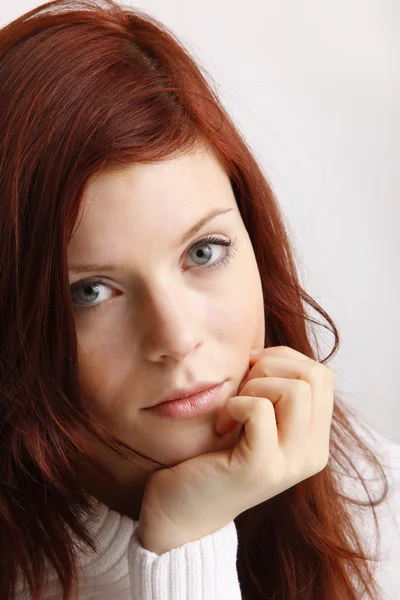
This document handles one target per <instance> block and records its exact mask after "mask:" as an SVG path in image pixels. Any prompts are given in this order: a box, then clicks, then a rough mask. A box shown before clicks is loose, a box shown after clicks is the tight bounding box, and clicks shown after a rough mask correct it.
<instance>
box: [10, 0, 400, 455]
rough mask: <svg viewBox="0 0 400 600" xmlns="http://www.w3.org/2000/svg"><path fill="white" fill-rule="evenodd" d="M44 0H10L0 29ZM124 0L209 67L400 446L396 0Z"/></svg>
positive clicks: (346, 369)
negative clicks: (167, 30) (164, 27)
mask: <svg viewBox="0 0 400 600" xmlns="http://www.w3.org/2000/svg"><path fill="white" fill-rule="evenodd" d="M39 4H40V2H37V1H32V0H14V2H13V3H12V4H11V5H7V6H4V5H2V6H1V8H0V24H1V25H3V24H6V23H8V22H9V21H11V20H13V19H14V18H16V17H17V16H20V15H22V14H23V13H24V12H26V11H27V10H29V9H31V8H33V7H35V6H38V5H39ZM125 4H132V5H134V6H136V7H138V8H141V9H143V10H145V11H146V12H147V13H149V14H150V15H152V16H154V17H156V18H157V19H159V20H161V21H162V22H163V23H165V24H166V25H167V26H168V27H170V28H171V29H172V30H173V32H174V33H175V34H176V35H177V36H178V37H179V38H180V40H181V41H182V42H183V43H184V44H185V45H186V47H187V48H188V49H189V51H190V52H191V53H192V55H194V57H195V58H196V60H197V61H198V62H200V63H201V64H202V65H203V67H205V68H206V69H207V70H208V72H209V73H210V75H211V77H212V78H213V80H214V81H215V83H216V85H217V87H218V90H219V93H220V96H221V99H222V101H223V103H224V105H225V106H226V107H227V109H228V111H229V112H230V114H231V115H232V116H233V118H234V120H235V122H236V124H237V125H238V127H239V129H240V131H241V132H242V133H243V134H244V136H245V138H246V139H247V141H248V142H249V144H250V146H251V147H252V149H253V151H254V153H255V155H256V157H257V158H258V159H259V160H260V161H261V165H262V168H263V170H264V172H265V173H266V175H267V177H268V178H269V181H270V183H271V184H272V187H273V189H274V191H275V193H276V195H277V198H278V201H279V203H280V205H281V208H282V211H283V214H284V216H285V221H286V223H287V227H288V228H289V232H290V234H291V238H292V240H293V243H294V245H295V248H296V250H297V259H298V266H299V270H300V276H301V282H302V284H303V285H304V286H305V288H306V290H307V291H308V293H309V294H310V295H311V296H313V297H314V298H315V299H316V300H317V302H318V303H320V304H321V305H322V307H323V308H324V309H325V310H326V311H327V312H328V313H329V314H330V316H331V317H332V318H333V319H334V321H335V323H336V325H337V326H338V329H339V333H340V335H341V348H340V350H339V352H338V355H337V357H336V358H335V359H334V360H333V361H331V362H330V364H329V366H330V367H331V368H332V369H333V370H334V371H335V373H336V381H337V388H338V390H339V391H340V392H341V394H342V396H344V397H345V398H346V399H347V400H348V402H349V403H351V404H352V405H353V406H354V407H356V409H357V410H358V411H359V412H360V413H361V414H362V415H363V416H364V417H365V419H366V420H367V422H369V423H370V424H371V425H373V426H374V427H375V428H376V429H377V430H378V431H380V432H381V433H382V434H383V435H385V436H386V437H388V438H390V439H392V440H394V441H397V442H399V443H400V407H399V405H400V392H399V389H400V367H399V362H400V351H399V341H398V337H399V334H400V317H399V291H400V285H399V268H398V261H399V258H400V242H399V240H400V236H399V232H398V228H399V225H400V209H399V206H400V199H399V191H400V2H399V0H336V1H335V2H321V0H304V1H302V2H298V0H275V1H272V0H246V2H243V1H240V2H239V1H238V0H219V1H218V2H216V1H215V0H213V1H211V0H202V1H201V2H198V1H195V0H142V1H141V2H140V3H134V2H131V3H129V1H128V0H127V1H126V2H125ZM312 316H314V317H315V316H317V317H319V315H316V314H315V313H313V315H312ZM318 331H319V333H320V334H321V336H322V338H323V339H324V340H325V343H324V344H323V345H322V348H323V349H325V348H326V353H327V352H328V350H329V349H330V347H331V344H332V343H333V337H332V336H331V335H330V334H329V333H328V332H326V330H325V329H323V328H318ZM324 355H326V354H324Z"/></svg>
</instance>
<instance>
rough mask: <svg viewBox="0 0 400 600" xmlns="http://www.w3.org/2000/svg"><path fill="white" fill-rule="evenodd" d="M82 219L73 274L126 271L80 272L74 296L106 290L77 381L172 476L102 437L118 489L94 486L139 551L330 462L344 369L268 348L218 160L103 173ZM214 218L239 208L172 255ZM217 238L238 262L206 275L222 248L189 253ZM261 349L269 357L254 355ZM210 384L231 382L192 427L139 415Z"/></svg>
mask: <svg viewBox="0 0 400 600" xmlns="http://www.w3.org/2000/svg"><path fill="white" fill-rule="evenodd" d="M84 208H85V210H84V211H83V216H82V219H81V220H80V221H79V224H78V226H77V229H76V231H75V233H74V235H73V237H72V238H71V241H70V244H69V248H68V259H69V265H70V268H71V269H72V267H73V265H75V264H76V263H78V262H79V263H83V262H84V263H118V264H119V265H120V267H119V269H118V270H116V271H110V270H102V271H101V272H99V273H95V274H94V273H92V272H91V271H88V272H84V273H79V274H76V273H75V274H74V273H72V272H71V274H70V281H71V284H74V283H77V282H81V281H83V280H87V279H89V278H92V277H93V276H96V277H100V278H101V279H103V280H104V281H103V284H101V285H100V287H99V288H96V292H98V296H99V297H100V300H98V299H97V298H96V300H94V301H92V302H91V303H92V304H93V303H94V304H98V305H100V308H99V310H96V311H87V309H86V312H85V309H83V310H82V311H80V312H77V313H76V328H77V336H78V344H79V354H80V375H81V381H82V384H83V386H84V387H86V388H88V389H90V390H91V391H92V392H93V393H94V397H95V399H96V401H95V402H94V403H93V404H92V405H91V406H90V407H88V408H89V410H90V411H92V412H93V414H94V415H95V416H96V417H97V418H98V419H99V420H100V421H101V423H102V424H103V425H105V426H106V427H107V428H108V429H109V430H111V431H112V432H113V433H114V434H116V435H118V436H119V437H120V438H121V439H123V440H124V441H125V442H127V443H129V444H131V445H132V446H133V447H134V448H136V449H138V450H140V451H142V452H145V453H146V454H148V455H151V456H152V457H154V458H155V459H157V460H160V461H162V462H163V463H164V464H166V465H167V466H168V468H166V469H161V468H160V467H159V466H154V465H153V464H152V463H151V464H149V463H147V464H146V463H144V462H143V461H142V463H140V462H138V463H135V464H132V465H128V466H126V465H124V464H123V463H122V462H121V460H120V459H119V458H118V457H117V456H116V455H114V454H113V453H112V452H111V451H109V450H107V449H104V448H101V447H100V446H99V445H98V444H96V443H95V441H94V440H91V443H92V444H93V447H94V448H95V449H96V452H97V455H98V457H99V458H100V459H101V461H102V463H103V464H104V465H105V466H106V467H107V468H108V469H109V470H110V471H111V472H112V473H113V475H114V477H115V479H116V483H115V486H113V487H112V488H110V485H109V484H108V483H106V482H105V481H104V480H103V479H102V477H101V476H100V475H99V474H98V473H93V472H88V473H85V477H84V481H85V485H86V486H87V488H88V490H89V491H90V492H91V493H93V495H95V496H97V497H98V498H99V499H100V500H101V501H103V502H105V503H107V504H108V505H109V506H110V507H111V508H113V509H115V510H118V511H120V512H122V513H124V514H127V515H129V516H131V517H132V518H134V519H138V520H139V536H140V540H141V543H142V545H143V546H144V547H145V548H147V549H149V550H151V551H153V552H156V553H157V554H161V553H163V552H166V551H168V550H170V549H171V548H175V547H177V546H179V545H181V544H184V543H187V542H189V541H192V540H195V539H198V538H200V537H202V536H204V535H207V534H209V533H212V532H213V531H216V530H217V529H219V528H220V527H222V526H224V525H226V524H227V523H228V522H229V521H230V520H232V519H233V518H235V517H236V516H237V515H238V514H240V513H241V512H243V511H244V510H246V509H248V508H250V507H251V506H255V505H256V504H259V503H260V502H262V501H264V500H267V499H268V498H271V497H272V496H274V495H276V494H279V493H280V492H282V491H284V490H285V489H287V488H289V487H291V486H293V485H295V484H296V483H298V482H299V481H302V480H303V479H306V478H307V477H310V476H312V475H314V474H316V473H318V472H319V471H321V470H322V469H323V468H324V467H325V466H326V464H327V461H328V457H329V436H330V426H331V419H332V412H333V387H334V377H333V372H332V371H331V370H330V369H329V368H328V367H326V366H325V365H322V364H320V363H319V362H316V361H314V360H311V359H310V358H308V357H306V356H304V355H303V354H301V353H299V352H297V351H295V350H293V349H291V348H288V347H284V346H281V347H277V348H265V349H264V347H263V346H264V329H265V323H264V307H263V298H262V289H261V281H260V276H259V272H258V267H257V263H256V260H255V256H254V252H253V249H252V245H251V241H250V238H249V236H248V234H247V231H246V229H245V227H244V224H243V222H242V219H241V216H240V212H239V210H238V207H237V205H236V200H235V197H234V195H233V191H232V188H231V186H230V182H229V179H228V177H227V176H226V174H225V172H224V171H223V170H222V168H221V167H220V165H219V163H218V162H217V161H216V158H215V156H214V155H213V154H212V153H210V152H195V153H191V154H189V155H186V156H184V157H180V158H178V159H174V160H170V161H168V162H162V163H153V164H151V165H132V166H129V167H127V168H125V169H123V170H120V171H114V172H112V173H108V174H103V175H102V176H101V177H100V178H98V179H95V180H93V181H92V182H91V183H90V184H89V187H88V193H87V202H86V204H85V207H84ZM213 208H219V209H221V210H228V209H231V210H229V212H226V213H225V214H222V215H220V216H218V217H215V218H214V219H213V220H212V221H209V223H208V224H207V225H205V226H204V227H203V228H202V229H201V230H200V231H199V232H197V233H196V234H195V236H194V237H193V238H191V239H190V240H189V241H187V242H186V243H185V244H182V245H180V246H176V240H177V239H178V238H180V237H181V236H182V235H183V234H184V233H185V232H186V231H187V230H188V229H189V228H190V227H192V226H193V225H194V224H195V223H196V222H197V221H198V220H199V219H200V218H202V217H204V216H205V215H206V214H207V213H208V212H209V211H210V210H211V209H213ZM207 235H214V236H218V237H221V238H222V239H225V240H226V239H232V240H233V239H235V243H236V252H235V254H234V255H233V257H232V258H231V259H230V261H227V262H226V263H225V264H223V265H222V266H220V268H211V269H208V270H207V269H205V267H204V264H209V263H210V264H211V263H213V262H217V261H218V259H219V258H221V257H223V256H224V254H225V251H226V248H224V247H222V246H218V245H215V244H211V245H209V246H208V248H205V246H204V243H203V244H202V245H201V248H202V249H204V250H207V249H208V255H209V256H211V258H210V259H209V262H206V263H204V258H203V260H202V261H199V259H198V256H196V251H195V250H194V249H193V247H194V243H196V242H197V241H198V240H201V239H202V238H204V237H205V236H207ZM197 250H198V249H197ZM214 257H215V258H214ZM196 261H198V262H202V263H204V264H203V266H198V263H197V262H196ZM102 286H103V287H102ZM104 286H106V287H104ZM86 289H88V288H86ZM92 290H93V288H92ZM92 290H89V292H91V293H92V295H95V294H93V291H92ZM81 293H82V292H81ZM89 297H90V294H89ZM103 298H104V300H103ZM74 300H75V301H76V300H77V298H76V296H74ZM81 301H82V300H81ZM253 350H258V351H259V354H258V355H255V356H254V357H251V352H252V351H253ZM200 379H208V380H209V379H210V380H216V381H217V380H221V381H222V380H224V381H225V383H224V386H225V388H224V397H223V402H222V403H221V406H219V407H218V408H217V409H216V410H215V411H213V412H211V413H206V414H203V415H199V416H197V417H193V418H191V419H187V420H184V421H174V420H162V419H158V418H157V417H154V416H153V415H152V414H149V413H146V412H143V411H141V408H142V407H143V406H146V405H149V404H151V403H152V400H154V398H156V397H157V396H159V395H160V394H161V393H162V392H163V390H164V389H165V388H166V387H170V386H171V385H172V386H173V385H175V386H185V385H190V384H192V383H194V382H195V381H196V380H200ZM217 425H218V427H216V426H217ZM211 506H212V507H213V508H212V510H210V507H211Z"/></svg>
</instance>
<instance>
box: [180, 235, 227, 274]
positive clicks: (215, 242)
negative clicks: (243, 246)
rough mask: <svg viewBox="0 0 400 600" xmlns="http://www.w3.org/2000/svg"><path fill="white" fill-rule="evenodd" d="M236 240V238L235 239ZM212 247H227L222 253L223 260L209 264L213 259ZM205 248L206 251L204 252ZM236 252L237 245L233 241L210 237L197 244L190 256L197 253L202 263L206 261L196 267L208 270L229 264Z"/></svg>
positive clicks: (192, 248) (190, 251)
mask: <svg viewBox="0 0 400 600" xmlns="http://www.w3.org/2000/svg"><path fill="white" fill-rule="evenodd" d="M235 240H236V238H235ZM211 246H221V247H225V251H224V252H222V258H218V259H217V260H216V261H215V262H213V263H211V264H208V262H209V260H210V258H211V257H212V254H213V253H212V250H211ZM204 248H206V251H205V252H204V250H203V249H204ZM235 250H236V243H235V242H232V240H231V239H229V238H228V239H225V238H221V237H218V236H213V235H209V236H207V237H205V238H203V239H202V240H199V241H198V242H196V243H195V244H194V245H193V246H192V247H191V249H190V250H189V253H188V254H192V252H197V253H198V254H197V258H198V259H199V260H201V261H204V262H202V263H200V264H196V265H195V266H196V267H203V266H204V268H206V269H212V268H214V267H222V266H223V265H225V264H227V263H228V262H229V261H230V259H231V258H232V256H233V253H234V251H235Z"/></svg>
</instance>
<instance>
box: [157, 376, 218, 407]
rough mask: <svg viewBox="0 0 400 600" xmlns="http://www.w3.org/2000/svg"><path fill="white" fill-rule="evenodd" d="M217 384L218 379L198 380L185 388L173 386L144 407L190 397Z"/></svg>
mask: <svg viewBox="0 0 400 600" xmlns="http://www.w3.org/2000/svg"><path fill="white" fill-rule="evenodd" d="M217 385H221V382H220V381H198V382H197V383H196V384H195V385H192V386H190V387H186V388H175V389H174V390H172V391H171V392H168V391H167V392H166V393H165V394H162V395H161V396H160V397H159V398H158V400H157V402H155V403H154V404H152V405H151V406H146V407H145V408H153V407H154V406H158V405H159V404H164V403H165V402H172V401H174V400H183V399H185V398H191V397H192V396H195V395H197V394H200V393H201V392H205V391H207V390H210V389H211V388H214V387H215V386H217Z"/></svg>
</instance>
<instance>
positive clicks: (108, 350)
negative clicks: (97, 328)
mask: <svg viewBox="0 0 400 600" xmlns="http://www.w3.org/2000/svg"><path fill="white" fill-rule="evenodd" d="M105 338H106V339H107V343H104V342H100V340H101V339H105ZM78 340H79V380H80V384H81V386H83V389H84V390H89V391H90V393H91V394H93V396H94V397H95V398H96V404H97V405H98V406H99V407H100V406H104V407H106V405H108V404H111V403H112V405H113V406H114V407H116V405H117V404H118V401H119V398H120V397H121V394H120V391H121V389H123V387H124V385H125V383H126V382H127V381H129V379H130V378H131V376H132V363H133V361H134V360H135V359H134V352H135V349H134V348H132V347H130V345H129V341H130V340H132V336H128V335H126V331H125V335H124V334H122V333H121V334H120V335H118V332H117V331H116V330H115V329H114V331H113V332H112V334H111V333H107V335H106V336H104V335H99V334H97V335H93V336H90V337H86V338H85V337H84V336H81V338H79V337H78Z"/></svg>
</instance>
